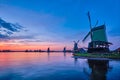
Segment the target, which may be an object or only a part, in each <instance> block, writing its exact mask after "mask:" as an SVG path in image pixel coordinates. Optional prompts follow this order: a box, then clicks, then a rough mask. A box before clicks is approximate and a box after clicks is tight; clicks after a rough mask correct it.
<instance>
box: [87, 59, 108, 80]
mask: <svg viewBox="0 0 120 80" xmlns="http://www.w3.org/2000/svg"><path fill="white" fill-rule="evenodd" d="M88 65H89V67H90V68H91V70H92V71H91V74H90V80H106V74H107V72H108V68H109V60H93V59H88Z"/></svg>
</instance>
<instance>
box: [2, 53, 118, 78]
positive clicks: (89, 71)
mask: <svg viewBox="0 0 120 80" xmlns="http://www.w3.org/2000/svg"><path fill="white" fill-rule="evenodd" d="M119 73H120V61H119V60H96V59H94V60H93V59H87V58H84V59H81V58H72V53H22V52H21V53H15V52H14V53H0V80H119V79H120V76H119Z"/></svg>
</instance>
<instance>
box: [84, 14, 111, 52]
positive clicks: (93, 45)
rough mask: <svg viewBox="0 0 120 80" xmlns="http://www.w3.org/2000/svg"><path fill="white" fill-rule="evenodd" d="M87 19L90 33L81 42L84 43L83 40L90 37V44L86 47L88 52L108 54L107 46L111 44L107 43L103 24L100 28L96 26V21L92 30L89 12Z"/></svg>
mask: <svg viewBox="0 0 120 80" xmlns="http://www.w3.org/2000/svg"><path fill="white" fill-rule="evenodd" d="M88 19H89V23H90V31H89V32H88V34H87V35H86V36H85V37H84V39H83V40H82V41H83V42H85V40H86V39H87V38H88V36H89V35H90V38H91V42H90V43H89V45H88V52H109V45H110V44H112V43H110V42H108V40H107V36H106V26H105V24H103V25H101V26H97V24H98V20H97V22H96V24H95V26H94V27H93V28H92V26H91V18H90V13H89V12H88ZM96 26H97V27H96Z"/></svg>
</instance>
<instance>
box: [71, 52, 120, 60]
mask: <svg viewBox="0 0 120 80" xmlns="http://www.w3.org/2000/svg"><path fill="white" fill-rule="evenodd" d="M73 55H74V56H78V57H87V58H109V59H120V54H117V53H108V54H101V53H95V54H93V53H74V54H73Z"/></svg>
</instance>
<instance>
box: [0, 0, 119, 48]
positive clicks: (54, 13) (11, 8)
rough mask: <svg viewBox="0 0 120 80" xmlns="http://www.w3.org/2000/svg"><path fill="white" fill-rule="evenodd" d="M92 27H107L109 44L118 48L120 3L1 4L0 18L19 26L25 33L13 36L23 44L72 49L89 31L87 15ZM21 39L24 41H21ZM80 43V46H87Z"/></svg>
mask: <svg viewBox="0 0 120 80" xmlns="http://www.w3.org/2000/svg"><path fill="white" fill-rule="evenodd" d="M88 11H90V13H91V19H92V26H94V25H95V23H96V21H97V20H98V21H99V23H98V25H102V24H104V23H105V24H106V27H107V35H108V40H109V41H110V42H112V43H113V44H114V45H113V46H111V49H115V48H117V47H119V46H120V42H119V40H120V31H119V30H120V22H119V21H120V20H119V19H120V0H0V17H1V18H2V19H4V20H6V21H9V22H12V23H16V22H17V23H19V24H20V25H22V26H24V27H25V28H26V30H27V31H24V32H19V33H16V34H14V35H13V36H14V38H15V37H16V39H17V38H18V37H19V36H20V38H21V40H22V41H23V42H25V41H26V40H27V41H26V43H28V42H29V43H30V42H33V41H36V42H37V41H38V42H37V43H39V44H41V43H43V42H47V43H50V45H48V46H51V44H52V45H57V44H61V45H63V46H68V47H70V46H71V47H72V46H73V42H72V41H74V40H80V41H82V39H83V38H84V36H85V35H86V34H87V33H88V31H89V22H88V17H87V12H88ZM22 37H23V38H22ZM86 44H87V41H86V43H82V42H80V44H79V45H80V46H81V47H84V46H87V45H86Z"/></svg>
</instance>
